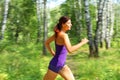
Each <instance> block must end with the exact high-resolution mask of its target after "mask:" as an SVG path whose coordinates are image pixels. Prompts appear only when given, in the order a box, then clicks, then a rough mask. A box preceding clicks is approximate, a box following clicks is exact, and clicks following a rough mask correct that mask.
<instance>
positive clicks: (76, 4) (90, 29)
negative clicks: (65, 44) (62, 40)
mask: <svg viewBox="0 0 120 80" xmlns="http://www.w3.org/2000/svg"><path fill="white" fill-rule="evenodd" d="M61 16H69V17H70V18H71V21H72V29H71V30H70V31H68V32H67V33H68V35H69V38H70V41H71V44H72V45H74V44H77V43H79V42H80V41H81V39H83V38H85V37H86V38H88V39H89V43H88V44H87V45H85V46H83V47H81V48H80V49H79V50H78V51H75V52H74V54H72V55H68V58H67V62H66V63H67V64H68V66H70V68H71V70H72V72H73V74H74V76H75V79H76V80H120V76H119V75H120V63H119V61H120V58H119V57H120V27H119V26H120V0H0V80H42V78H43V76H44V74H45V73H46V71H47V66H48V64H49V61H50V59H51V58H52V56H51V54H50V53H49V52H48V51H47V50H46V48H45V45H44V42H45V40H46V39H47V38H48V37H50V36H51V35H53V34H54V31H53V29H54V27H55V25H56V24H57V23H58V20H59V18H60V17H61ZM51 47H52V48H53V49H55V47H54V42H53V43H52V44H51ZM56 80H63V79H62V78H61V77H60V76H58V77H57V79H56Z"/></svg>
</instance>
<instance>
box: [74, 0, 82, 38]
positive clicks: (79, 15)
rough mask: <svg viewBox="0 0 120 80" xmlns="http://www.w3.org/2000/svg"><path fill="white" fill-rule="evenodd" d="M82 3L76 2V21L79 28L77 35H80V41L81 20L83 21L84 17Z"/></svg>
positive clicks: (77, 0) (79, 36) (78, 0)
mask: <svg viewBox="0 0 120 80" xmlns="http://www.w3.org/2000/svg"><path fill="white" fill-rule="evenodd" d="M81 7H82V6H81V1H80V0H76V1H75V19H76V23H77V24H76V25H78V26H76V27H77V35H78V39H79V40H81V27H82V26H81V24H82V23H81V19H82V15H81Z"/></svg>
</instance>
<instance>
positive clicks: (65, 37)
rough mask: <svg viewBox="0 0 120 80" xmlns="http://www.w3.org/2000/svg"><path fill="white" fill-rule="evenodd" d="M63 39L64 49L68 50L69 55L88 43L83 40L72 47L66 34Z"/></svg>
mask: <svg viewBox="0 0 120 80" xmlns="http://www.w3.org/2000/svg"><path fill="white" fill-rule="evenodd" d="M63 39H64V44H65V46H66V48H67V50H68V52H69V53H71V52H73V51H75V50H77V49H78V48H80V47H81V46H82V45H84V44H86V43H87V42H88V40H87V39H83V40H82V41H81V42H80V43H78V44H76V45H74V46H72V45H71V43H70V40H69V37H68V35H67V34H65V35H64V37H63Z"/></svg>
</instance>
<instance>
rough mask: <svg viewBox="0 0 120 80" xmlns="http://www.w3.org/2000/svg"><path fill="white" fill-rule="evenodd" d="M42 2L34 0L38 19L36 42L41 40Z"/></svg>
mask: <svg viewBox="0 0 120 80" xmlns="http://www.w3.org/2000/svg"><path fill="white" fill-rule="evenodd" d="M42 6H43V5H42V2H41V0H36V8H37V19H38V32H37V43H38V42H40V41H41V38H42V36H41V34H42V25H41V24H42V17H43V16H42V15H41V14H42V10H43V9H42Z"/></svg>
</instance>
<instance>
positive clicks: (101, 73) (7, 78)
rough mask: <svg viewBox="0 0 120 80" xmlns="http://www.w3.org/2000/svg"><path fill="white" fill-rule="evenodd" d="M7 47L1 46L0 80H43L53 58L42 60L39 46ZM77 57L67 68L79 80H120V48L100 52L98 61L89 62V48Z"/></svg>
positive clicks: (14, 45)
mask: <svg viewBox="0 0 120 80" xmlns="http://www.w3.org/2000/svg"><path fill="white" fill-rule="evenodd" d="M2 44H3V43H2ZM8 44H9V45H6V44H3V46H1V47H4V49H3V48H1V52H0V80H42V78H43V76H44V74H45V73H46V71H47V66H48V63H49V61H50V59H51V58H52V56H50V55H48V56H43V55H42V52H41V51H42V49H41V46H40V44H38V45H35V44H33V43H30V44H14V43H11V44H10V43H8ZM74 53H75V54H74V55H68V57H67V65H68V66H69V67H70V68H71V70H72V72H73V73H74V76H75V78H76V80H120V76H119V75H120V63H119V61H120V49H119V48H117V47H114V48H111V49H109V50H105V49H100V53H99V55H100V57H99V58H88V47H87V46H84V47H83V48H81V49H80V50H79V51H77V52H74ZM56 80H63V79H62V78H61V77H60V76H58V77H57V79H56Z"/></svg>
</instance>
